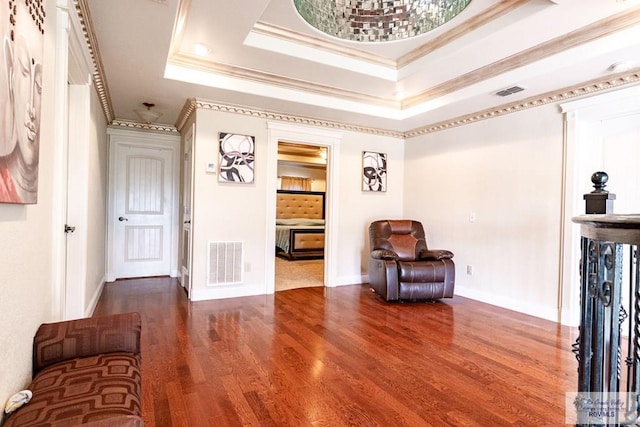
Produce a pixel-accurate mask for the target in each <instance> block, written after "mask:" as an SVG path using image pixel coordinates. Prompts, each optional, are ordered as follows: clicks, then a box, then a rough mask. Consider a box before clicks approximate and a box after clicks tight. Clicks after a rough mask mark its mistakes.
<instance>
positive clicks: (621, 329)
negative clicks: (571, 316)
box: [573, 214, 640, 425]
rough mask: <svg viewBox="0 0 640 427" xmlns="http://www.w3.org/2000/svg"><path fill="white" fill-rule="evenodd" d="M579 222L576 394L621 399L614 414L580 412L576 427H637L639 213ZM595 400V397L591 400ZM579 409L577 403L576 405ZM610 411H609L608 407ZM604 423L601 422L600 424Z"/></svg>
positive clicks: (588, 217) (580, 218) (590, 217)
mask: <svg viewBox="0 0 640 427" xmlns="http://www.w3.org/2000/svg"><path fill="white" fill-rule="evenodd" d="M573 222H575V223H577V224H580V234H581V253H582V258H581V265H580V273H581V277H580V282H581V285H580V286H581V289H580V310H581V312H580V315H581V318H580V329H579V336H578V339H577V341H576V344H575V345H574V352H575V353H576V358H577V359H578V394H579V396H582V398H584V396H591V398H590V399H591V400H596V399H601V400H606V399H615V400H618V399H623V400H624V401H622V402H619V404H620V407H624V408H625V409H624V410H622V411H619V412H616V413H615V415H614V418H613V420H612V419H611V414H604V415H603V416H602V417H601V418H598V414H595V415H596V416H595V417H594V416H591V415H594V413H593V411H592V412H590V413H589V412H586V411H582V412H581V411H580V410H578V412H577V416H578V418H577V419H578V422H577V425H612V424H613V425H636V424H638V418H639V412H638V399H637V396H638V394H637V392H638V388H640V269H639V264H638V248H639V245H640V215H635V214H634V215H615V214H593V215H582V216H578V217H575V218H573ZM593 396H596V397H593ZM575 403H576V406H578V402H575ZM608 409H611V408H610V407H609V408H608ZM598 420H600V421H601V422H600V421H598Z"/></svg>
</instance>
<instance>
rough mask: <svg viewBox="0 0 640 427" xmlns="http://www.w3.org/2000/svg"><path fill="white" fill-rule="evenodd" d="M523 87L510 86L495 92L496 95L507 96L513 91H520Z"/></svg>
mask: <svg viewBox="0 0 640 427" xmlns="http://www.w3.org/2000/svg"><path fill="white" fill-rule="evenodd" d="M524 89H525V88H523V87H522V86H512V87H509V88H506V89H502V90H499V91H498V92H496V95H498V96H509V95H513V94H514V93H518V92H522V91H523V90H524Z"/></svg>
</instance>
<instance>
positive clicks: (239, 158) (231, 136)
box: [218, 132, 256, 184]
mask: <svg viewBox="0 0 640 427" xmlns="http://www.w3.org/2000/svg"><path fill="white" fill-rule="evenodd" d="M219 140H220V147H219V154H220V156H219V161H218V168H219V169H218V181H219V182H237V183H243V184H251V183H253V176H254V173H253V172H254V171H253V167H254V160H255V146H256V138H255V136H249V135H238V134H235V133H225V132H220V134H219Z"/></svg>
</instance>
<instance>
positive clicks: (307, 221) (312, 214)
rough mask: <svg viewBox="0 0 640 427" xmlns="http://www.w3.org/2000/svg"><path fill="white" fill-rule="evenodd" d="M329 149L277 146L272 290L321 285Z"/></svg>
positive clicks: (292, 144)
mask: <svg viewBox="0 0 640 427" xmlns="http://www.w3.org/2000/svg"><path fill="white" fill-rule="evenodd" d="M327 157H328V148H327V147H324V146H317V145H307V144H300V143H293V142H284V141H279V142H278V172H277V173H278V186H277V189H278V191H277V193H278V194H277V196H276V198H277V201H276V238H275V240H276V248H275V291H282V290H288V289H295V288H303V287H316V286H324V258H325V255H326V254H325V234H324V225H325V218H326V215H325V212H326V210H325V207H326V200H325V196H326V188H327Z"/></svg>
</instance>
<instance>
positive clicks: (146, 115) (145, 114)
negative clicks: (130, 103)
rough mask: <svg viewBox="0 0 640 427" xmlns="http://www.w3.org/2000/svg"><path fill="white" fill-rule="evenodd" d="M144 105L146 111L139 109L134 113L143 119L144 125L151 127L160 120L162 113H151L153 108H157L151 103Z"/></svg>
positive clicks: (144, 103)
mask: <svg viewBox="0 0 640 427" xmlns="http://www.w3.org/2000/svg"><path fill="white" fill-rule="evenodd" d="M142 105H144V106H145V107H146V110H143V109H139V110H133V111H134V112H135V113H136V114H137V115H138V117H140V118H141V119H142V121H143V122H144V123H146V124H148V125H149V124H151V123H153V122H155V121H156V120H158V118H159V117H160V116H161V115H162V113H158V112H157V111H151V108H153V107H155V106H156V104H153V103H151V102H143V103H142Z"/></svg>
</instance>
